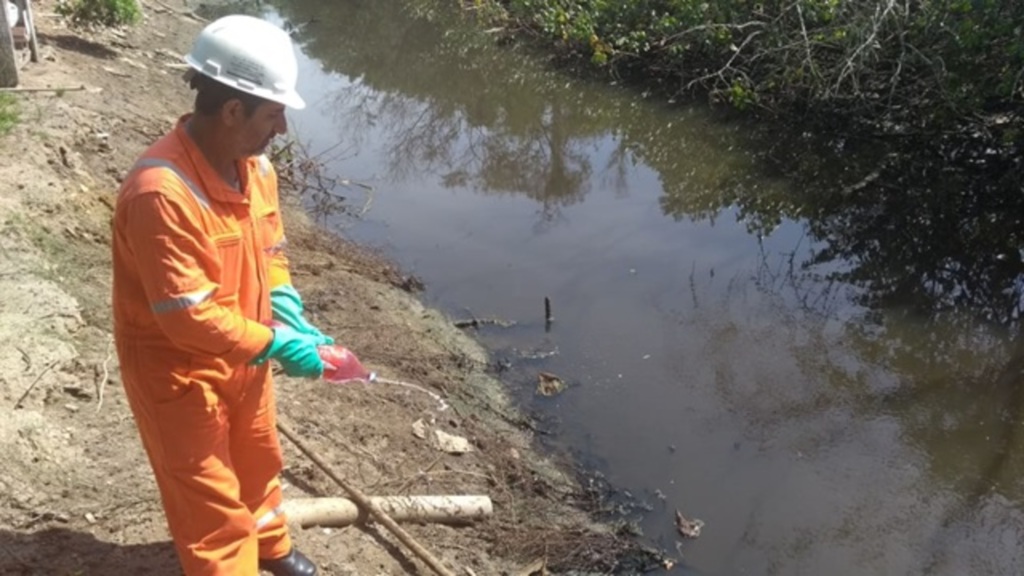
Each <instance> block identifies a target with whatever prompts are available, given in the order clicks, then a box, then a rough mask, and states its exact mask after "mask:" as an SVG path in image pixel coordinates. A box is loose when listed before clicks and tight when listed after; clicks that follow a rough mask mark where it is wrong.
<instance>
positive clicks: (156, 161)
mask: <svg viewBox="0 0 1024 576" xmlns="http://www.w3.org/2000/svg"><path fill="white" fill-rule="evenodd" d="M135 168H164V169H166V170H170V171H171V172H172V173H173V174H174V175H175V176H177V177H178V179H179V180H181V181H182V183H183V184H185V186H186V187H187V188H188V189H189V190H190V191H191V192H192V195H193V196H195V198H196V200H197V201H199V203H200V204H202V205H203V208H206V209H207V210H209V209H210V201H209V200H208V199H207V198H206V194H204V193H203V189H202V188H200V187H199V186H196V183H195V182H193V181H192V179H191V178H189V177H188V176H185V173H184V172H182V171H181V170H179V169H178V167H177V166H175V165H174V163H173V162H171V161H169V160H164V159H163V158H143V159H141V160H139V161H138V162H136V163H135Z"/></svg>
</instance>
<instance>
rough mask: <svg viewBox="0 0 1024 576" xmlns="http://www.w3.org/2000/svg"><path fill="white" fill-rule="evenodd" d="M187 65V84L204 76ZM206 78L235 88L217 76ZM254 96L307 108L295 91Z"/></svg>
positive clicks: (190, 64)
mask: <svg viewBox="0 0 1024 576" xmlns="http://www.w3.org/2000/svg"><path fill="white" fill-rule="evenodd" d="M186 63H188V65H189V68H188V70H185V72H184V73H183V74H182V75H181V79H182V80H184V81H185V82H186V83H188V82H190V81H191V80H192V78H193V77H194V76H195V75H196V74H202V72H201V71H200V70H198V69H196V68H194V67H193V66H194V64H193V63H192V62H190V61H189V60H187V59H186ZM204 76H206V77H207V78H210V79H211V80H214V81H217V82H220V83H221V84H224V85H225V86H230V87H232V88H235V86H232V85H231V83H230V82H225V81H224V80H223V79H221V78H217V77H216V76H209V75H206V74H204ZM236 89H237V88H236ZM253 95H254V96H257V97H259V98H263V99H264V100H268V101H270V102H277V103H278V104H284V105H285V106H287V107H289V108H292V109H295V110H302V109H304V108H305V107H306V101H305V100H304V99H303V98H302V96H300V95H299V93H298V92H296V91H295V90H291V91H288V92H285V93H283V94H281V95H280V96H278V95H276V94H275V95H269V96H268V95H265V94H253Z"/></svg>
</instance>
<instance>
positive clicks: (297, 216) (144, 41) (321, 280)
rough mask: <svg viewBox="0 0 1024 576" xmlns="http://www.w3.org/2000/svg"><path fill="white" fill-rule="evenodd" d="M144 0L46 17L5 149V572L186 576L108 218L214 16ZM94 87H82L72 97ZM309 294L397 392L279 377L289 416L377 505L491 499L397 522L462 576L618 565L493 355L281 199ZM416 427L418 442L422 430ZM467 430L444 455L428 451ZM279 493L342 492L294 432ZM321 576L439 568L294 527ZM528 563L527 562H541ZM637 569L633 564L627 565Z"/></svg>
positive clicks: (298, 272) (181, 108)
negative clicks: (479, 508)
mask: <svg viewBox="0 0 1024 576" xmlns="http://www.w3.org/2000/svg"><path fill="white" fill-rule="evenodd" d="M170 4H176V2H157V1H147V2H144V6H145V9H146V17H145V20H144V22H142V23H140V24H139V25H137V26H135V27H132V28H130V29H126V30H88V31H87V30H82V29H76V28H70V27H68V26H67V25H66V24H65V23H64V22H63V21H62V20H61V18H60V17H58V16H57V15H56V14H55V13H54V5H55V2H53V1H50V0H44V1H39V2H36V3H35V4H34V6H35V12H36V20H37V26H38V29H39V38H40V42H41V47H42V58H41V60H40V62H38V63H29V64H27V65H26V66H25V67H24V68H23V70H22V71H21V79H22V85H23V86H26V87H50V88H58V89H61V90H56V91H53V92H31V93H20V94H18V100H19V101H18V108H19V110H20V113H21V119H20V122H19V124H18V126H17V127H16V128H15V129H14V131H13V132H12V133H11V134H8V135H6V136H3V137H0V151H2V153H3V155H4V161H3V162H2V163H0V183H2V186H3V194H2V195H0V216H2V223H3V229H2V233H0V293H2V294H3V298H2V300H0V461H2V462H3V464H2V465H0V574H47V575H72V574H74V575H84V574H90V575H91V574H96V575H121V574H149V575H157V576H160V575H174V574H179V573H180V570H179V568H178V565H177V560H176V558H175V556H174V552H173V550H172V548H171V545H170V542H169V537H168V533H167V530H166V527H165V524H164V519H163V513H162V510H161V508H160V504H159V501H158V497H157V492H156V488H155V485H154V483H153V480H152V476H151V473H150V470H149V467H148V464H147V462H146V459H145V457H144V454H143V452H142V449H141V446H140V444H139V441H138V437H137V435H136V432H135V427H134V424H133V421H132V418H131V414H130V412H129V410H128V407H127V404H126V401H125V398H124V394H123V391H122V389H121V386H120V381H119V379H118V367H117V359H116V356H115V355H114V354H113V350H112V343H111V340H112V339H111V335H110V325H111V318H110V308H109V302H108V298H109V291H110V268H109V266H110V265H109V227H108V226H109V219H110V216H111V213H112V207H113V204H114V198H115V192H116V189H117V186H118V182H119V180H120V178H121V177H122V176H123V174H124V173H125V171H126V169H128V168H129V167H130V166H131V164H132V163H133V160H134V158H135V157H136V155H137V154H138V153H139V152H141V151H142V150H143V149H144V148H145V146H146V145H147V144H149V143H150V142H152V141H153V140H155V139H156V138H157V137H159V136H160V135H161V134H163V133H164V132H165V131H166V130H168V129H169V128H170V127H171V126H172V125H173V123H174V121H175V119H176V118H177V117H178V116H179V115H180V114H181V113H183V112H185V111H187V110H188V108H189V106H190V99H189V93H188V91H187V90H186V87H185V86H184V84H183V83H181V82H180V80H179V77H180V73H181V69H180V62H181V60H180V54H182V53H184V52H185V51H186V50H187V49H188V47H189V45H190V42H191V39H192V37H193V35H194V34H195V33H196V32H197V31H198V30H199V29H200V28H201V26H202V22H201V21H200V20H198V19H196V18H194V17H192V16H190V15H189V14H187V13H186V12H184V11H182V10H181V9H179V8H177V7H172V6H171V5H170ZM80 88H84V89H80ZM285 202H286V203H287V205H288V209H287V214H286V226H287V230H288V236H289V240H290V248H289V250H290V257H291V260H292V263H293V272H294V279H295V283H296V285H297V287H298V288H299V290H300V291H301V292H302V293H303V295H304V297H305V298H306V300H307V303H308V308H309V309H310V311H311V314H312V316H313V320H314V322H315V323H317V324H318V325H319V326H321V328H323V329H324V331H325V332H327V333H330V334H333V335H334V336H335V337H336V338H337V340H338V341H339V342H340V343H343V344H345V345H347V346H349V347H350V348H351V349H353V350H354V351H356V352H357V353H358V354H359V356H360V358H361V359H362V360H363V361H364V363H365V364H367V365H368V367H370V368H371V369H373V370H376V371H378V372H379V373H380V374H381V375H383V376H386V377H388V378H393V379H397V380H402V381H407V382H414V383H417V384H419V385H422V386H424V387H426V388H428V389H430V390H433V391H435V392H436V393H438V394H440V395H442V396H444V397H445V398H446V399H447V402H448V403H449V404H450V405H451V407H450V408H448V409H447V410H440V406H439V404H438V403H437V402H436V401H435V400H434V399H433V398H431V397H430V396H429V395H427V394H424V393H422V392H419V391H416V390H411V389H407V388H403V387H399V386H388V385H383V384H380V385H370V386H344V387H342V386H332V385H329V384H326V383H323V382H312V381H306V380H292V379H289V378H286V377H283V376H279V377H278V378H277V386H278V391H279V413H280V416H281V418H282V419H283V420H284V421H286V422H288V423H290V425H291V426H292V427H293V428H294V429H296V430H297V431H299V433H300V434H302V436H303V437H304V438H305V440H306V442H307V443H308V444H310V445H311V446H313V447H314V448H315V450H316V451H317V452H318V453H319V454H320V456H321V457H322V458H323V459H324V460H326V461H327V462H328V463H330V465H331V466H333V467H334V468H335V469H336V470H337V471H338V472H339V473H340V474H341V475H342V476H344V477H345V478H346V479H347V480H348V481H349V482H350V483H351V484H353V485H354V486H356V487H357V488H360V489H361V490H363V491H364V492H365V493H367V494H370V495H380V496H385V495H399V494H480V495H487V496H489V497H490V498H491V499H492V501H493V503H494V512H493V515H492V516H491V517H490V518H489V519H487V520H484V521H482V522H479V523H477V524H475V525H471V526H461V527H449V526H444V525H437V524H432V525H419V524H407V525H405V526H404V527H405V528H406V529H407V530H408V531H409V532H410V533H411V534H412V536H413V537H414V538H416V539H417V540H418V541H419V542H420V543H421V544H423V546H425V547H426V548H427V549H428V550H430V551H432V552H433V553H434V554H435V555H436V556H438V557H439V558H441V559H442V560H443V561H444V562H446V563H447V564H448V565H449V566H452V567H453V568H455V572H456V573H458V574H479V575H485V574H520V573H521V574H530V573H541V572H540V571H531V570H530V569H525V570H524V567H525V566H528V565H529V564H530V563H531V562H532V561H535V560H537V559H539V558H547V561H548V565H549V567H550V568H551V569H552V570H553V571H554V572H565V571H568V570H570V569H582V568H587V569H590V570H610V568H611V565H612V563H613V560H612V559H613V558H615V557H618V554H617V553H618V552H619V551H621V550H622V549H624V548H626V547H628V544H627V542H626V539H624V538H622V537H620V536H618V535H617V534H616V533H613V532H612V531H611V530H609V529H607V528H604V527H602V526H601V525H598V524H594V523H591V522H590V521H589V519H588V517H587V515H586V514H584V513H582V512H581V508H584V507H586V506H588V505H590V504H593V502H592V501H591V500H590V496H591V491H589V490H582V489H581V488H580V487H579V486H578V485H577V484H576V483H575V482H574V481H573V480H572V478H571V476H569V475H567V474H563V473H561V472H559V471H558V468H556V467H555V466H554V465H552V464H551V463H550V462H547V461H545V460H544V459H542V458H540V457H539V456H537V455H536V454H535V453H534V452H533V451H531V435H530V426H529V423H528V422H526V421H525V420H523V419H521V418H519V417H518V416H516V415H515V414H514V413H513V411H512V410H511V408H509V406H508V405H507V403H506V399H505V397H504V395H503V394H502V392H501V388H500V385H499V384H497V382H496V381H495V380H493V379H492V378H491V377H490V376H488V372H487V367H488V358H487V355H486V353H485V352H484V351H483V350H482V349H481V348H480V347H479V346H478V345H477V344H476V343H474V341H473V340H472V339H471V338H469V337H468V336H467V335H466V334H464V333H462V332H461V331H459V330H458V329H457V328H455V327H453V326H452V324H451V322H450V321H449V319H446V318H445V317H443V316H442V315H441V314H439V313H437V312H436V311H432V310H428V309H425V308H424V307H423V306H422V305H421V304H420V303H419V301H418V300H417V299H416V297H415V294H413V293H410V292H409V291H408V289H409V287H410V286H414V285H415V282H414V281H412V280H411V279H409V278H406V277H404V276H403V275H402V274H401V272H400V271H398V270H396V269H394V267H392V266H391V265H389V264H388V263H387V262H385V261H384V260H382V259H381V258H379V257H377V256H375V255H373V254H370V253H367V252H365V251H363V250H361V249H359V248H358V247H356V246H353V245H351V244H348V243H346V242H345V241H344V240H343V239H340V238H334V237H330V236H327V235H326V234H325V233H324V232H323V231H321V230H318V229H316V228H315V227H314V226H312V225H311V224H310V222H309V220H308V219H307V218H306V216H305V215H304V214H303V212H302V211H301V209H299V207H298V204H299V198H298V196H297V195H296V194H290V195H287V196H286V198H285ZM417 420H422V421H423V422H424V423H425V424H426V428H427V433H426V434H425V436H426V438H420V437H419V436H417V435H416V434H414V433H413V423H414V422H416V421H417ZM433 429H439V430H443V431H446V432H448V433H450V434H454V435H457V436H461V437H464V438H467V439H468V440H469V441H470V445H471V447H472V451H471V452H469V453H466V454H461V455H454V454H449V453H446V452H444V451H441V450H439V449H438V448H437V447H435V445H434V444H433V443H432V442H430V441H429V439H430V438H431V437H432V436H431V434H432V430H433ZM282 444H283V445H284V446H285V450H286V464H285V465H286V469H285V471H284V473H283V479H284V481H285V483H286V490H285V494H286V497H288V498H295V497H306V496H344V495H345V494H344V493H343V492H342V490H341V489H340V488H338V487H337V486H335V485H334V484H333V483H332V482H331V481H330V479H329V478H328V477H327V476H326V475H325V474H324V473H323V472H321V471H320V470H319V469H317V468H316V467H315V466H314V465H313V464H312V462H310V460H309V459H307V458H306V457H304V456H303V455H302V454H300V453H299V452H298V451H297V450H296V449H295V448H294V447H293V446H292V445H291V444H290V443H289V442H288V441H287V440H285V439H283V438H282ZM293 533H294V535H295V539H296V542H297V544H298V546H299V547H301V548H302V549H303V550H304V551H305V552H306V553H307V554H308V555H309V556H310V557H311V558H313V559H314V560H315V561H316V562H317V563H318V565H319V566H320V568H321V571H322V573H323V574H327V575H335V574H337V575H347V574H359V575H377V574H403V573H408V574H421V573H422V574H427V573H430V572H429V569H428V568H426V567H425V565H424V564H423V563H422V562H421V561H419V560H417V559H416V557H415V556H414V555H413V554H412V553H410V552H409V551H408V550H407V549H406V548H405V547H404V546H403V545H402V544H401V543H400V542H399V541H398V540H397V539H396V538H394V536H392V535H391V534H390V533H389V532H388V531H387V530H385V529H384V528H383V527H381V526H379V525H375V524H372V523H371V524H369V525H362V524H361V525H356V526H350V527H345V528H334V529H324V528H310V529H306V530H302V529H300V528H297V527H296V528H295V529H294V532H293ZM535 567H536V566H535ZM627 571H628V570H627Z"/></svg>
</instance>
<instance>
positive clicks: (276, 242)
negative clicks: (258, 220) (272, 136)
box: [260, 157, 292, 290]
mask: <svg viewBox="0 0 1024 576" xmlns="http://www.w3.org/2000/svg"><path fill="white" fill-rule="evenodd" d="M260 162H261V164H262V166H263V167H264V169H265V170H266V176H264V178H265V182H266V183H265V185H266V187H267V188H266V189H267V196H268V198H267V202H268V204H269V205H270V206H272V207H273V210H274V214H273V216H271V217H270V218H268V222H267V224H266V225H267V226H268V227H269V228H270V230H269V232H270V238H269V242H268V243H267V244H268V245H269V246H273V247H274V248H273V249H272V252H271V257H270V272H269V276H270V289H271V290H273V289H274V288H277V287H278V286H284V285H285V284H291V283H292V277H291V272H289V269H288V255H287V253H286V248H287V245H288V241H287V239H286V236H285V233H284V219H283V218H282V215H281V202H280V197H279V194H278V190H277V171H276V170H274V165H273V163H272V162H271V161H270V160H269V159H267V158H266V157H264V158H262V159H261V160H260Z"/></svg>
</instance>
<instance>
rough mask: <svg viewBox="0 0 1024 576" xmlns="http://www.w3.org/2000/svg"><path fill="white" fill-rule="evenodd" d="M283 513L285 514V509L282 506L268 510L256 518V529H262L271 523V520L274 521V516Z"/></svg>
mask: <svg viewBox="0 0 1024 576" xmlns="http://www.w3.org/2000/svg"><path fill="white" fill-rule="evenodd" d="M282 514H284V510H282V509H281V507H280V506H278V507H276V508H274V509H273V510H271V511H270V512H267V513H266V514H264V515H263V516H260V517H259V519H258V520H256V530H261V529H262V528H263V527H264V526H266V525H267V524H270V522H271V521H273V520H274V518H277V517H278V516H280V515H282Z"/></svg>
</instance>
